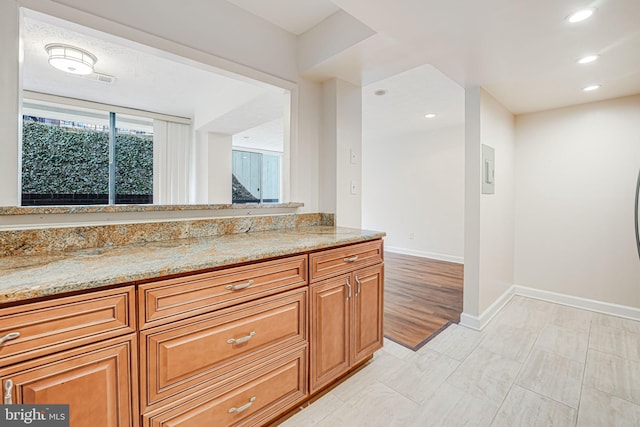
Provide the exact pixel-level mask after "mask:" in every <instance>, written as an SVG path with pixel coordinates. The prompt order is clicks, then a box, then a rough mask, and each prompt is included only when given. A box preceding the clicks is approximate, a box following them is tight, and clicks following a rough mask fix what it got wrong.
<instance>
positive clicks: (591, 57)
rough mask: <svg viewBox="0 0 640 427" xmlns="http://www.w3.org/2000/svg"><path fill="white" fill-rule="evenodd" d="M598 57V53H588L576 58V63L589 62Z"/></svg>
mask: <svg viewBox="0 0 640 427" xmlns="http://www.w3.org/2000/svg"><path fill="white" fill-rule="evenodd" d="M598 58H599V56H598V55H588V56H584V57H582V58H580V59H578V64H590V63H592V62H595V61H596V60H597V59H598Z"/></svg>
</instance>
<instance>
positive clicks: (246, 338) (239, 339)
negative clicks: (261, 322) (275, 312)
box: [227, 332, 256, 344]
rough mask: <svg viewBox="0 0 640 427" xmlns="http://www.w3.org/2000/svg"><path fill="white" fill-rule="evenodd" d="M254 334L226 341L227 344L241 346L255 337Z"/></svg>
mask: <svg viewBox="0 0 640 427" xmlns="http://www.w3.org/2000/svg"><path fill="white" fill-rule="evenodd" d="M255 334H256V333H255V332H251V333H250V334H249V335H247V336H245V337H242V338H229V339H228V340H227V344H242V343H243V342H247V341H249V340H250V339H251V338H253V336H254V335H255Z"/></svg>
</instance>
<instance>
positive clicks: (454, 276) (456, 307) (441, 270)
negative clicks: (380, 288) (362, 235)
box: [384, 252, 463, 350]
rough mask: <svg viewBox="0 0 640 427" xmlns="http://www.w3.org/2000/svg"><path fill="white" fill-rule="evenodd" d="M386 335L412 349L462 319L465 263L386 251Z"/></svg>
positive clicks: (417, 347)
mask: <svg viewBox="0 0 640 427" xmlns="http://www.w3.org/2000/svg"><path fill="white" fill-rule="evenodd" d="M384 264H385V266H384V268H385V289H384V334H385V337H387V338H388V339H390V340H392V341H395V342H397V343H398V344H401V345H403V346H405V347H408V348H410V349H412V350H417V349H419V348H420V347H422V346H423V345H424V344H426V343H427V342H428V341H429V339H430V338H432V337H433V336H435V334H434V333H435V332H438V331H439V330H440V329H444V327H446V326H447V325H449V324H450V323H452V322H453V323H458V322H459V321H460V313H461V312H462V284H463V265H462V264H456V263H451V262H445V261H438V260H433V259H428V258H420V257H414V256H409V255H400V254H395V253H391V252H385V254H384Z"/></svg>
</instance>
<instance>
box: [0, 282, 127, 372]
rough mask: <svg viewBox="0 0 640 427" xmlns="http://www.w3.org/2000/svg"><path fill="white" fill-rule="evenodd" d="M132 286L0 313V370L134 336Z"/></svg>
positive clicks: (28, 305)
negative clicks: (11, 365)
mask: <svg viewBox="0 0 640 427" xmlns="http://www.w3.org/2000/svg"><path fill="white" fill-rule="evenodd" d="M134 298H135V291H134V288H133V286H128V287H124V288H117V289H110V290H106V291H97V292H92V293H90V294H84V295H76V296H71V297H63V298H57V299H54V300H50V301H44V302H37V303H32V304H25V305H21V306H16V307H9V308H4V309H0V337H5V336H7V335H8V334H12V333H19V334H20V335H19V336H18V337H17V338H15V339H10V340H6V341H5V342H4V343H3V344H2V345H0V366H3V365H8V364H11V363H14V362H18V361H22V360H26V359H30V358H33V357H37V356H42V355H45V354H51V353H55V352H58V351H61V350H65V349H68V348H71V347H77V346H79V345H82V344H88V343H92V342H98V341H102V340H104V339H107V338H111V337H114V336H118V335H122V334H126V333H129V332H135V325H134V322H135V320H134V319H135V303H134Z"/></svg>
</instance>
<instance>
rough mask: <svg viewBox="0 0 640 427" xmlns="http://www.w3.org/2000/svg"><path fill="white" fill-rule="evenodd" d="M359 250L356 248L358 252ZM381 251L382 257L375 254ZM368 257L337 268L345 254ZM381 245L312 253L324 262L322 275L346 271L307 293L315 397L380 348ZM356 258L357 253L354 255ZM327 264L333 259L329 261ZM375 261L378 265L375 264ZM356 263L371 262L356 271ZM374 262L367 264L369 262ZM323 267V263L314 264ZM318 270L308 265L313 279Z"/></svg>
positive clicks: (382, 295)
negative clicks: (332, 271) (324, 271)
mask: <svg viewBox="0 0 640 427" xmlns="http://www.w3.org/2000/svg"><path fill="white" fill-rule="evenodd" d="M356 247H357V248H356ZM378 251H379V253H380V258H379V257H378V256H377V255H375V254H376V253H378ZM355 253H360V254H362V253H364V254H368V255H367V256H365V257H363V258H358V260H356V261H353V262H352V261H349V262H346V263H344V264H340V258H341V257H343V256H346V255H349V254H355ZM381 253H382V242H381V241H376V242H370V243H366V244H360V245H354V248H351V247H347V248H341V249H340V250H328V251H322V252H319V253H317V254H311V255H310V257H309V259H310V262H311V263H313V262H314V259H318V260H323V262H324V261H326V262H327V264H326V265H327V266H328V267H327V268H326V269H325V270H326V271H331V270H335V271H344V270H346V273H343V274H340V275H338V276H335V277H332V278H328V279H325V280H322V281H319V282H313V281H312V283H311V285H310V286H309V288H310V290H309V295H310V307H309V308H310V313H311V315H310V328H311V329H310V330H311V333H310V344H309V346H310V350H309V351H310V355H309V359H310V368H309V371H310V389H311V392H312V393H315V392H317V391H319V390H321V389H322V388H324V387H325V386H327V385H329V384H330V383H332V382H333V381H334V380H336V379H338V378H339V377H341V376H342V375H343V374H345V373H346V372H348V371H349V370H350V369H351V368H353V367H355V366H356V365H357V364H358V363H360V362H362V361H364V360H366V359H367V358H369V357H370V356H371V355H372V354H373V353H374V352H375V351H376V350H378V349H380V348H382V346H383V344H384V342H383V340H384V330H383V298H384V267H383V264H382V262H381V261H382V258H381ZM352 256H355V255H352ZM330 260H334V261H335V262H333V264H332V262H331V261H330ZM376 260H377V261H376ZM358 261H362V262H364V263H365V264H369V265H368V266H366V267H363V268H358V264H357V263H358ZM373 261H376V262H375V263H374V264H372V265H371V262H373ZM317 264H318V265H321V264H322V262H318V263H317ZM314 271H316V268H314V267H313V266H312V267H311V274H312V276H313V273H314Z"/></svg>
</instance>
